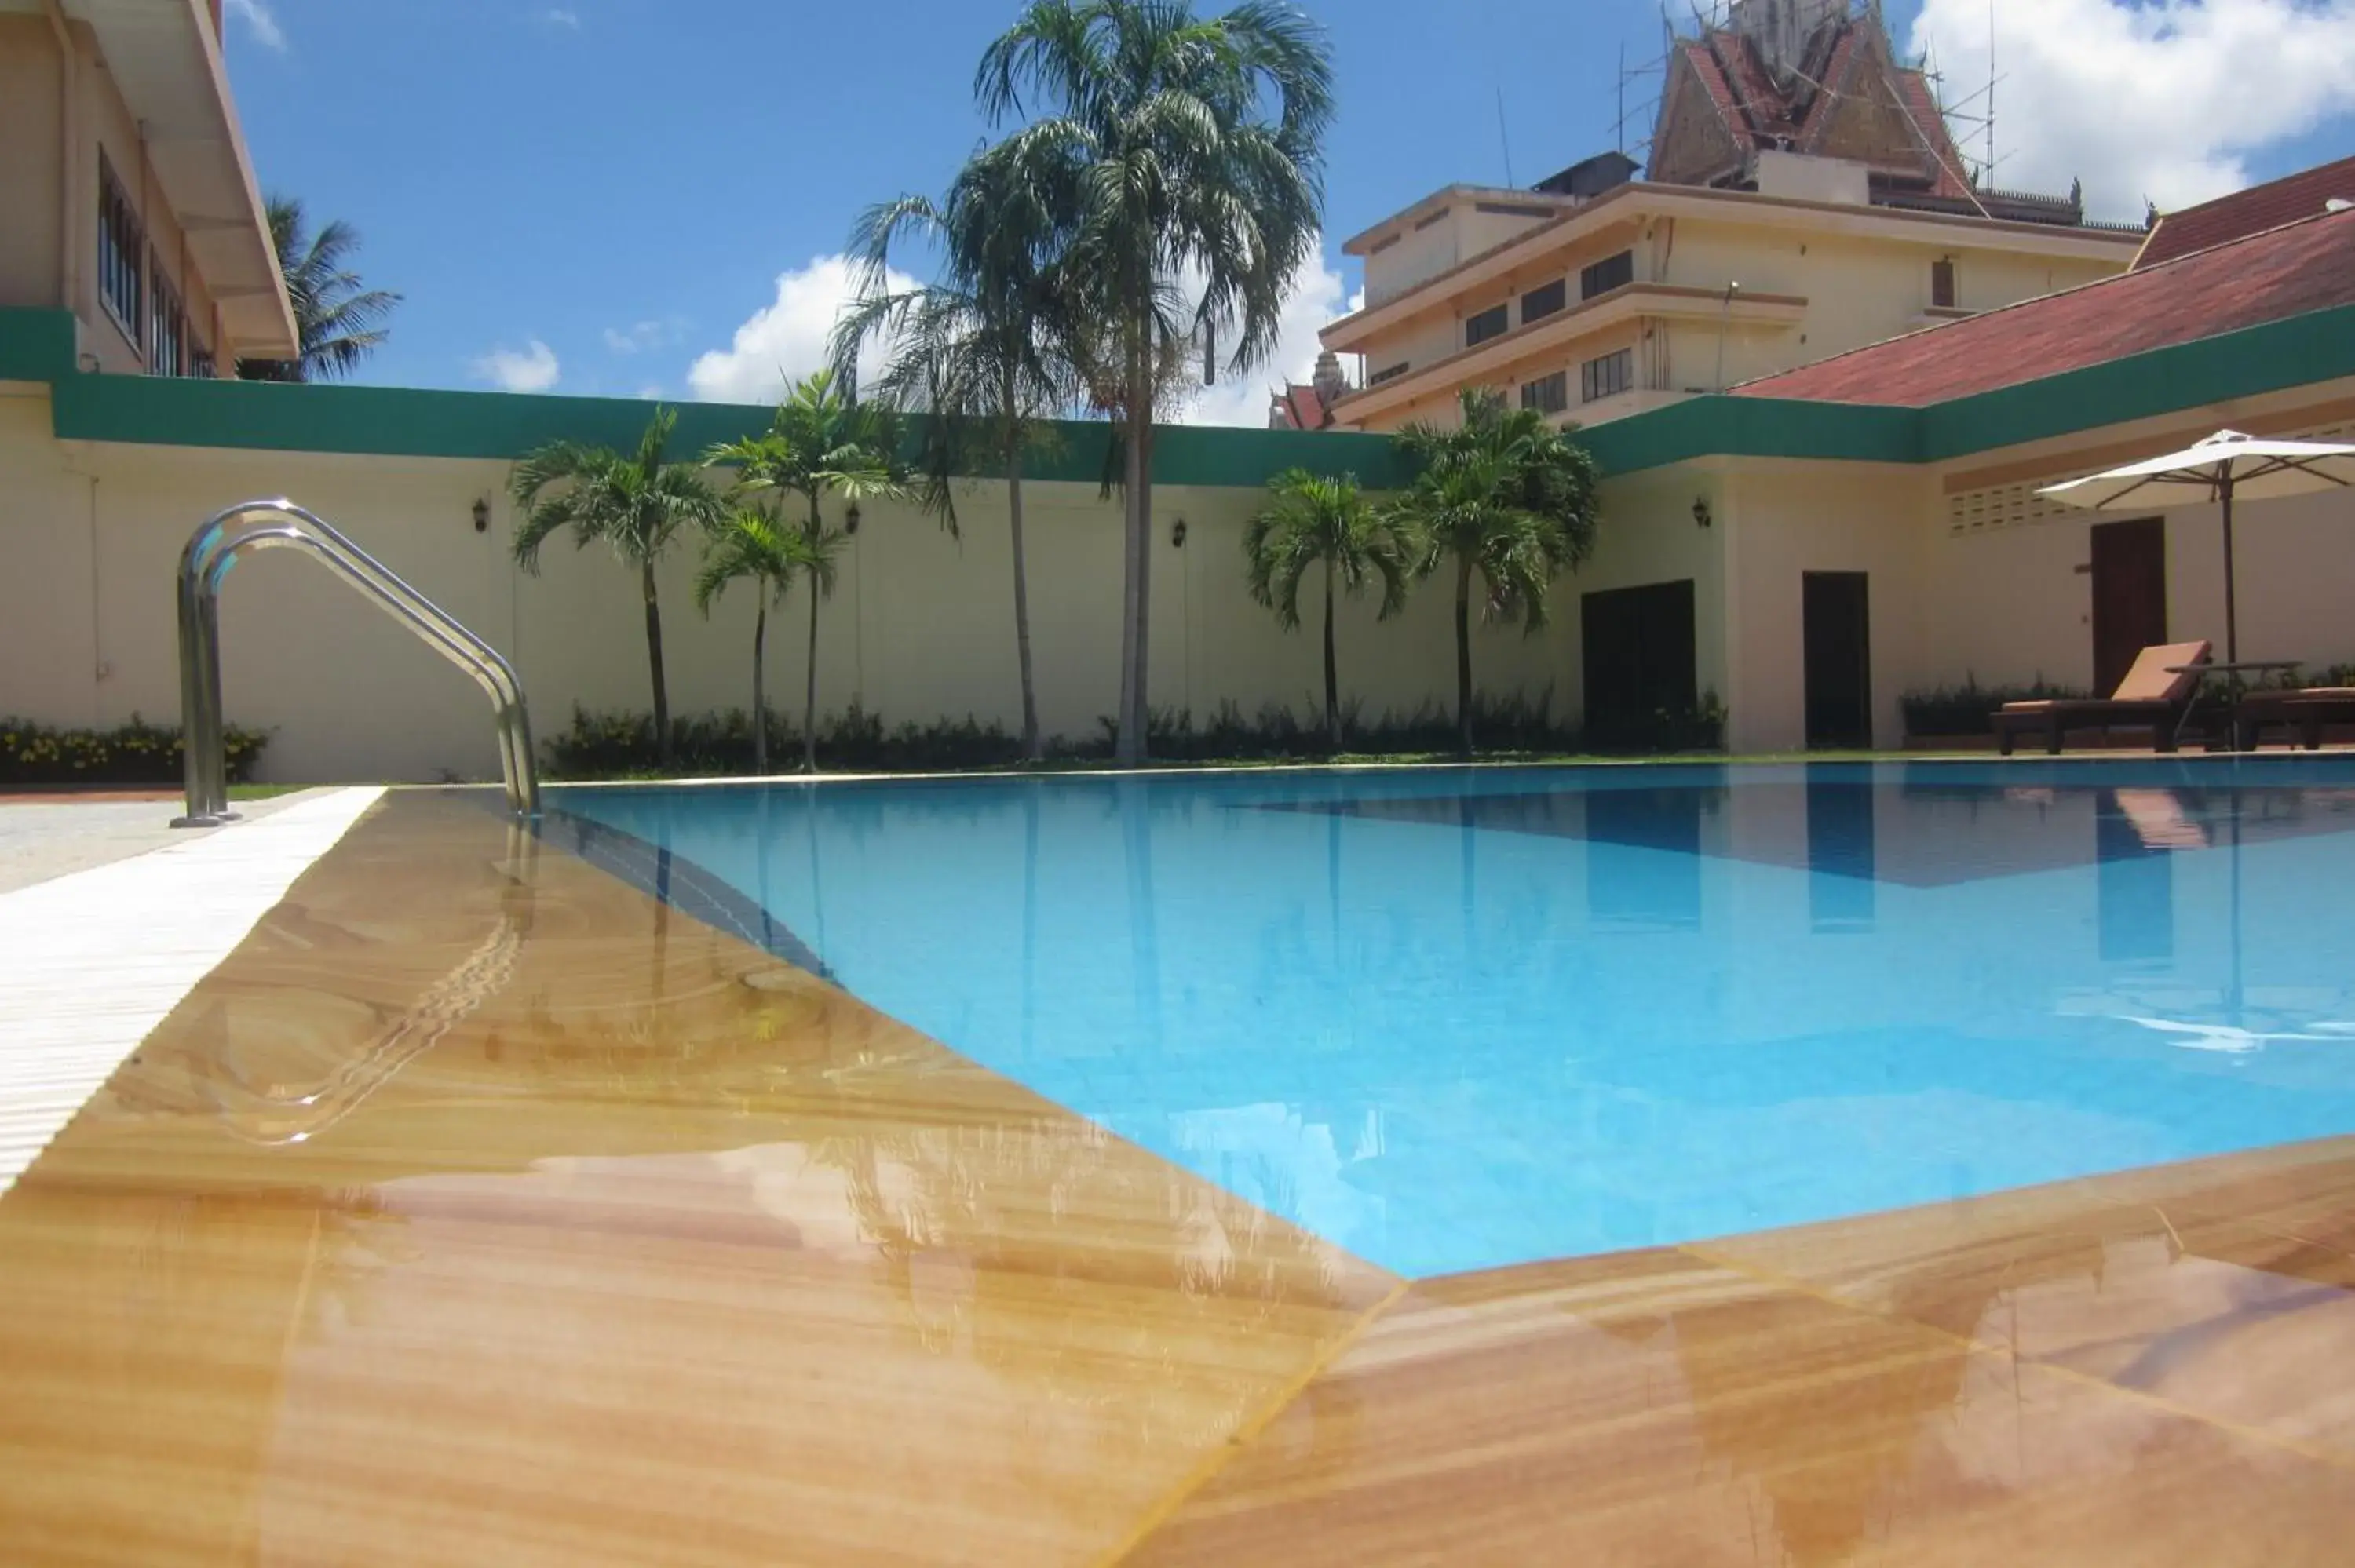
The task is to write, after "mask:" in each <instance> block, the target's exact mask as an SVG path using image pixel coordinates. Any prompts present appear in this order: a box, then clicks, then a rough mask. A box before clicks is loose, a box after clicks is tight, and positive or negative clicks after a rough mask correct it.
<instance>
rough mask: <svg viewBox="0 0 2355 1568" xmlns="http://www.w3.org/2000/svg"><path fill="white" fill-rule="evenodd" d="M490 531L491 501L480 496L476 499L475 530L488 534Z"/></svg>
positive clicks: (478, 532)
mask: <svg viewBox="0 0 2355 1568" xmlns="http://www.w3.org/2000/svg"><path fill="white" fill-rule="evenodd" d="M490 531H491V503H489V502H488V501H485V500H484V499H482V498H481V497H479V496H478V497H476V498H475V501H474V532H475V533H477V534H487V533H489V532H490Z"/></svg>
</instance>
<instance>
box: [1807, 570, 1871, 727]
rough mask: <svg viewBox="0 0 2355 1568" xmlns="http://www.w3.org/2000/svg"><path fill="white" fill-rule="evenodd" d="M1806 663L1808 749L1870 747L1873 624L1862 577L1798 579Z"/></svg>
mask: <svg viewBox="0 0 2355 1568" xmlns="http://www.w3.org/2000/svg"><path fill="white" fill-rule="evenodd" d="M1800 593H1801V597H1802V606H1801V613H1802V616H1803V618H1804V620H1805V630H1804V631H1803V633H1802V636H1803V640H1804V641H1805V643H1806V658H1807V673H1806V680H1807V744H1808V745H1809V746H1811V747H1859V748H1869V747H1870V746H1871V745H1872V620H1871V615H1870V609H1869V608H1868V606H1867V603H1866V578H1865V575H1864V574H1863V573H1862V572H1809V573H1807V574H1806V576H1805V577H1802V578H1801V579H1800Z"/></svg>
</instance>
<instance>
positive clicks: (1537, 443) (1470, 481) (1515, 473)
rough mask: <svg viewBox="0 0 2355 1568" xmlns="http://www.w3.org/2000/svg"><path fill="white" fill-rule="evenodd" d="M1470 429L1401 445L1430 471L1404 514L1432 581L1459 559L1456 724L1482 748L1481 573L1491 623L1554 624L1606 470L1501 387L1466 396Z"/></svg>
mask: <svg viewBox="0 0 2355 1568" xmlns="http://www.w3.org/2000/svg"><path fill="white" fill-rule="evenodd" d="M1463 416H1464V422H1463V424H1462V425H1461V426H1460V427H1458V428H1457V429H1452V430H1443V429H1436V428H1434V427H1433V426H1430V425H1413V426H1410V427H1408V428H1407V429H1405V430H1402V431H1401V432H1400V435H1399V442H1400V445H1401V446H1402V447H1404V448H1405V449H1406V450H1407V452H1408V453H1409V455H1410V456H1412V457H1413V458H1416V459H1418V460H1420V461H1421V462H1422V464H1423V471H1421V472H1420V473H1419V474H1417V475H1416V477H1415V479H1414V481H1413V482H1412V484H1410V485H1409V486H1408V487H1407V490H1406V493H1405V494H1404V495H1403V496H1401V498H1400V500H1399V503H1398V505H1397V508H1396V513H1397V515H1398V517H1399V518H1400V519H1401V522H1403V523H1404V524H1407V525H1408V526H1411V527H1412V528H1413V529H1415V530H1416V532H1417V533H1418V534H1419V535H1420V536H1421V537H1423V539H1424V540H1426V541H1427V542H1428V550H1427V553H1426V554H1425V556H1424V558H1423V574H1424V575H1425V576H1428V575H1430V574H1431V573H1433V572H1435V571H1437V570H1438V569H1439V567H1441V566H1442V565H1443V564H1444V563H1445V562H1447V561H1449V560H1453V561H1454V562H1455V722H1456V726H1457V728H1458V730H1459V731H1460V736H1461V743H1462V746H1463V748H1464V754H1465V756H1467V757H1468V756H1470V755H1471V754H1472V578H1473V576H1474V574H1475V573H1476V574H1478V576H1479V577H1480V579H1481V583H1482V585H1483V588H1484V589H1485V596H1484V599H1483V604H1482V613H1483V615H1484V617H1485V618H1486V619H1487V620H1495V621H1504V622H1508V623H1509V622H1511V621H1513V620H1521V621H1522V622H1523V623H1524V624H1525V625H1526V626H1527V628H1528V629H1529V631H1530V632H1531V633H1535V632H1536V631H1537V630H1539V629H1540V628H1541V627H1543V626H1544V625H1545V622H1546V596H1547V592H1548V590H1549V589H1550V588H1552V586H1553V579H1554V578H1556V577H1560V576H1561V574H1562V573H1563V572H1565V571H1572V570H1575V569H1576V568H1577V567H1579V566H1580V565H1581V564H1582V563H1583V562H1584V561H1585V560H1586V558H1587V556H1590V555H1592V554H1593V550H1594V521H1595V503H1594V491H1595V469H1594V460H1593V458H1592V457H1591V456H1589V455H1588V454H1587V451H1586V449H1584V448H1583V447H1581V446H1580V445H1578V444H1577V443H1576V442H1575V441H1573V440H1571V439H1570V438H1569V437H1568V436H1566V435H1564V434H1563V433H1562V432H1561V431H1560V430H1557V429H1554V428H1553V426H1552V425H1550V424H1549V423H1548V422H1547V420H1546V418H1545V416H1544V415H1543V414H1541V413H1539V412H1538V411H1537V410H1536V409H1533V408H1515V409H1510V410H1508V409H1507V408H1506V407H1505V403H1504V399H1503V398H1501V397H1497V395H1496V394H1495V393H1493V392H1482V391H1467V392H1465V394H1464V399H1463Z"/></svg>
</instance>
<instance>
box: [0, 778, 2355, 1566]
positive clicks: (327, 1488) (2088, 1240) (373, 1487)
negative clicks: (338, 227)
mask: <svg viewBox="0 0 2355 1568" xmlns="http://www.w3.org/2000/svg"><path fill="white" fill-rule="evenodd" d="M2125 820H2127V821H2131V820H2132V818H2131V815H2130V814H2129V815H2128V816H2127V817H2126V819H2125ZM1810 832H1811V834H1812V835H1813V836H1814V837H1815V838H1816V839H1817V841H1818V842H1819V845H1820V846H1821V847H1822V848H1823V849H1824V851H1825V853H1839V854H1856V853H1870V847H1869V843H1860V841H1859V837H1858V835H1857V832H1855V831H1853V827H1852V825H1849V826H1843V825H1840V824H1839V823H1837V822H1833V823H1829V824H1825V823H1818V824H1817V826H1816V827H1815V828H1812V829H1811V830H1810ZM1817 913H1818V916H1820V917H1821V918H1823V919H1826V920H1828V921H1846V920H1849V919H1854V918H1857V917H1858V915H1857V912H1856V911H1853V910H1849V909H1847V908H1844V907H1843V908H1826V909H1823V910H1820V911H1818V912H1817ZM1864 917H1865V918H1869V917H1870V916H1869V912H1867V914H1866V915H1865V916H1864ZM0 1281H5V1286H6V1288H5V1290H0V1379H5V1387H6V1390H7V1393H6V1395H5V1399H0V1543H5V1547H0V1557H5V1560H6V1561H8V1562H9V1563H20V1562H21V1563H34V1564H46V1563H124V1564H133V1563H136V1564H141V1565H147V1564H180V1563H188V1564H197V1563H321V1562H335V1563H402V1564H417V1563H436V1564H440V1563H453V1564H454V1563H499V1564H508V1563H526V1564H529V1563H549V1564H558V1563H561V1564H566V1565H571V1564H597V1563H696V1564H713V1565H719V1568H728V1565H734V1564H740V1563H741V1564H748V1565H749V1564H756V1563H757V1564H771V1563H991V1564H1011V1563H1025V1564H1027V1563H1087V1562H1093V1561H1111V1560H1128V1561H1135V1562H1138V1563H1198V1562H1200V1563H1220V1564H1221V1565H1222V1568H1225V1565H1228V1564H1245V1563H1263V1562H1280V1563H1299V1564H1303V1565H1311V1564H1317V1563H1352V1564H1369V1563H1376V1564H1379V1563H1542V1564H1555V1563H1582V1564H1583V1563H1647V1564H1648V1563H1694V1564H1710V1563H1797V1564H1831V1563H1841V1564H1849V1563H1904V1564H1916V1563H1988V1562H2006V1563H2024V1564H2036V1563H2067V1564H2082V1563H2202V1564H2210V1563H2249V1564H2258V1563H2263V1564H2268V1565H2272V1564H2286V1563H2337V1562H2343V1561H2344V1560H2345V1557H2346V1552H2345V1542H2346V1541H2347V1539H2348V1538H2349V1535H2350V1530H2355V1474H2350V1470H2355V1379H2350V1377H2348V1376H2347V1375H2345V1374H2344V1373H2343V1372H2342V1371H2341V1370H2340V1369H2342V1368H2343V1367H2344V1365H2345V1364H2346V1361H2347V1359H2348V1358H2347V1354H2346V1352H2347V1351H2348V1349H2349V1347H2350V1344H2355V1139H2339V1140H2333V1141H2330V1142H2327V1143H2319V1144H2307V1145H2301V1146H2296V1147H2291V1148H2285V1149H2276V1150H2265V1151H2260V1152H2257V1153H2254V1154H2246V1155H2236V1156H2232V1157H2230V1158H2227V1159H2223V1160H2210V1161H2203V1162H2199V1163H2196V1164H2190V1165H2179V1166H2170V1167H2162V1168H2156V1169H2152V1170H2146V1171H2130V1172H2126V1173H2124V1174H2120V1175H2115V1176H2108V1177H2102V1178H2096V1179H2093V1180H2089V1181H2076V1182H2070V1183H2065V1184H2062V1185H2060V1186H2055V1187H2049V1188H2042V1189H2035V1190H2030V1191H2027V1192H2013V1193H2006V1194H1999V1195H1998V1196H1994V1197H1989V1198H1984V1199H1977V1200H1973V1201H1971V1202H1961V1203H1951V1204H1943V1205H1938V1206H1934V1207H1931V1208H1925V1209H1914V1210H1908V1211H1904V1212H1902V1213H1892V1214H1883V1215H1877V1216H1872V1217H1869V1218H1865V1219H1860V1220H1848V1221H1841V1222H1838V1223H1837V1224H1826V1225H1818V1226H1812V1227H1807V1228H1805V1229H1799V1230H1792V1231H1784V1232H1778V1233H1767V1234H1754V1235H1748V1236H1741V1237H1734V1238H1731V1239H1727V1240H1722V1241H1719V1242H1714V1243H1710V1244H1706V1245H1697V1246H1693V1247H1689V1248H1682V1249H1659V1250H1653V1251H1647V1252H1641V1253H1633V1254H1624V1255H1616V1256H1610V1257H1596V1258H1585V1259H1579V1260H1571V1261H1561V1262H1554V1263H1545V1264H1539V1265H1534V1266H1529V1267H1524V1268H1514V1269H1506V1270H1499V1271H1495V1272H1491V1273H1486V1274H1479V1275H1470V1276H1459V1277H1454V1278H1446V1279H1437V1280H1429V1281H1424V1282H1423V1283H1420V1284H1417V1285H1416V1286H1414V1287H1412V1290H1410V1291H1406V1292H1404V1293H1403V1294H1401V1287H1399V1285H1398V1282H1396V1281H1395V1280H1394V1279H1392V1278H1391V1277H1389V1276H1387V1275H1385V1274H1383V1273H1381V1272H1380V1271H1379V1270H1376V1269H1374V1268H1372V1267H1370V1266H1367V1265H1365V1264H1363V1263H1361V1262H1359V1261H1357V1260H1355V1259H1353V1258H1351V1257H1349V1256H1348V1255H1346V1254H1344V1253H1341V1252H1339V1251H1338V1250H1337V1249H1336V1248H1334V1247H1332V1246H1330V1245H1327V1244H1325V1243H1323V1242H1320V1241H1318V1240H1316V1239H1315V1238H1313V1237H1311V1236H1309V1235H1307V1234H1305V1233H1303V1232H1301V1231H1299V1230H1297V1229H1295V1228H1294V1227H1292V1226H1290V1225H1287V1224H1284V1223H1283V1222H1281V1221H1279V1220H1276V1219H1273V1218H1272V1217H1270V1216H1269V1215H1268V1214H1266V1213H1263V1211H1261V1210H1259V1209H1257V1208H1255V1207H1253V1206H1252V1205H1250V1204H1248V1203H1245V1202H1241V1200H1239V1199H1237V1198H1235V1197H1233V1196H1231V1194H1228V1193H1226V1192H1223V1191H1221V1190H1220V1189H1218V1188H1216V1187H1214V1186H1212V1185H1210V1184H1209V1183H1207V1182H1205V1181H1201V1180H1199V1179H1198V1178H1195V1177H1193V1176H1190V1175H1188V1174H1186V1173H1184V1172H1182V1171H1178V1170H1177V1169H1176V1168H1174V1167H1172V1166H1170V1165H1168V1164H1167V1163H1165V1162H1163V1161H1161V1160H1158V1159H1156V1158H1155V1157H1153V1156H1151V1155H1149V1154H1147V1153H1146V1152H1144V1151H1142V1150H1138V1149H1136V1148H1135V1147H1133V1146H1131V1145H1129V1144H1127V1143H1125V1142H1124V1141H1122V1140H1120V1139H1115V1138H1114V1137H1112V1136H1110V1135H1109V1134H1107V1133H1105V1132H1104V1131H1103V1130H1102V1129H1101V1128H1097V1127H1096V1126H1094V1125H1093V1124H1092V1123H1090V1122H1087V1121H1085V1120H1083V1119H1082V1118H1078V1117H1075V1116H1073V1115H1072V1114H1071V1113H1070V1112H1068V1111H1066V1110H1064V1109H1061V1108H1060V1107H1057V1106H1055V1105H1053V1104H1051V1103H1050V1102H1049V1101H1046V1100H1044V1099H1041V1098H1039V1097H1036V1096H1034V1095H1031V1094H1030V1093H1028V1091H1025V1090H1023V1089H1021V1088H1019V1087H1018V1086H1014V1085H1012V1084H1011V1083H1009V1082H1008V1081H1007V1080H1006V1079H1004V1078H1001V1077H999V1076H997V1075H994V1074H991V1073H989V1072H987V1071H986V1070H984V1069H982V1068H980V1067H978V1066H976V1065H974V1064H972V1063H971V1062H969V1061H967V1060H965V1059H964V1058H963V1057H961V1056H959V1055H957V1054H954V1053H952V1052H950V1051H948V1050H947V1049H945V1048H944V1047H943V1046H941V1045H939V1044H935V1043H933V1042H932V1041H931V1040H929V1039H926V1038H925V1037H923V1036H922V1035H920V1034H917V1033H914V1032H913V1031H911V1030H910V1029H907V1028H905V1027H904V1026H902V1025H900V1024H898V1023H896V1022H892V1021H891V1020H890V1019H888V1018H885V1017H883V1016H881V1015H879V1014H878V1013H876V1012H873V1011H872V1010H871V1009H869V1008H867V1007H865V1006H863V1005H862V1004H860V1003H858V1001H854V1000H853V999H851V998H849V997H847V996H846V995H844V994H843V993H842V992H840V991H836V990H834V989H833V988H832V987H830V986H827V985H825V984H823V983H821V982H819V981H817V980H815V979H813V978H812V977H811V976H809V975H808V974H807V973H805V972H804V971H802V970H798V969H794V968H792V967H790V966H788V965H784V964H782V963H780V962H779V961H778V960H777V959H775V958H773V957H772V956H770V955H768V954H766V953H763V952H762V951H760V950H758V949H756V948H753V947H751V946H750V945H747V944H746V943H745V942H743V941H741V940H740V939H738V938H737V937H736V936H733V935H727V934H722V933H721V932H719V931H718V930H716V929H714V928H713V927H709V926H707V925H705V924H703V923H702V922H700V921H698V920H696V919H694V918H692V917H690V916H687V915H685V914H683V913H680V912H678V911H676V910H670V909H666V908H665V907H663V906H661V905H659V904H657V903H655V901H653V900H651V899H648V898H646V897H645V896H644V895H641V894H639V893H637V892H635V891H634V890H632V889H631V888H629V887H627V886H624V885H623V884H622V883H620V882H618V881H615V880H613V878H611V877H609V876H607V875H605V874H603V873H602V872H600V871H598V870H596V869H594V868H593V867H591V866H590V865H588V864H586V863H582V862H581V861H579V860H577V859H575V858H574V857H572V856H571V855H570V854H568V853H563V852H562V851H559V850H557V849H554V848H548V847H537V848H536V847H534V846H533V845H531V844H529V843H528V842H517V841H511V840H510V839H509V837H508V836H507V833H506V830H505V829H504V827H503V826H502V825H501V824H500V823H499V822H498V821H496V819H495V818H493V817H491V816H490V815H488V814H486V813H484V812H481V811H479V810H476V809H474V807H473V806H472V805H471V804H468V803H466V802H464V800H459V799H457V798H454V797H451V796H442V795H434V794H404V795H400V796H396V797H395V798H393V799H391V800H388V801H387V802H386V803H385V804H384V805H383V806H381V807H379V808H378V810H377V811H376V812H375V813H374V814H373V815H371V816H370V817H369V818H368V819H367V820H366V821H363V822H362V823H361V824H360V825H359V827H358V828H357V829H356V830H355V832H353V834H352V836H351V837H350V838H349V839H347V840H346V842H344V843H343V844H342V845H340V846H339V847H338V848H337V849H336V851H334V852H333V853H331V854H330V855H329V856H328V857H327V858H326V859H325V860H324V861H322V862H321V863H319V864H318V865H317V866H316V867H314V869H313V870H312V871H311V872H310V873H309V874H306V875H305V876H304V878H303V880H302V881H300V882H299V883H298V884H297V885H295V887H294V889H293V892H292V894H291V895H289V897H288V899H287V901H286V903H285V904H284V905H283V906H281V907H280V908H279V909H278V910H277V911H275V912H274V913H273V914H272V916H270V917H269V918H268V919H267V920H265V921H264V923H263V924H262V926H261V927H260V928H259V929H258V930H257V931H256V932H255V934H254V935H253V937H252V938H250V939H249V940H248V941H247V942H246V943H245V944H244V945H243V946H242V947H240V948H239V949H238V951H237V952H236V953H235V954H234V955H233V956H232V957H231V959H229V962H228V963H226V964H225V965H224V966H223V967H222V968H221V969H219V970H218V971H217V972H216V973H215V974H214V975H213V976H212V977H210V978H209V979H208V980H206V981H205V982H204V983H203V984H202V985H201V986H199V987H198V988H197V991H195V992H194V993H193V994H191V995H190V996H189V998H188V999H187V1000H186V1002H185V1003H184V1004H183V1005H182V1006H181V1007H180V1008H179V1009H178V1010H177V1011H176V1012H175V1013H174V1014H173V1015H172V1017H171V1018H170V1019H169V1020H168V1021H167V1022H165V1025H164V1026H163V1028H162V1029H160V1030H159V1031H158V1032H157V1033H155V1035H154V1036H152V1037H151V1038H150V1039H149V1040H148V1042H147V1043H146V1044H145V1045H144V1047H143V1048H142V1050H141V1051H140V1052H139V1054H137V1056H135V1057H134V1058H133V1061H132V1062H131V1063H130V1064H129V1065H126V1066H125V1067H124V1068H123V1070H122V1071H121V1072H120V1073H119V1074H118V1075H116V1077H115V1078H114V1079H113V1081H112V1083H111V1084H110V1085H109V1086H108V1087H107V1089H106V1090H105V1091H104V1092H102V1093H101V1095H100V1096H99V1097H98V1098H97V1099H96V1100H95V1101H93V1103H92V1104H91V1106H90V1107H89V1108H88V1109H87V1110H85V1111H84V1113H83V1114H82V1116H81V1117H80V1118H79V1119H78V1120H77V1121H76V1122H75V1124H74V1125H73V1126H72V1127H71V1128H69V1129H68V1131H67V1132H66V1133H65V1135H64V1136H62V1137H61V1138H60V1139H59V1140H58V1142H57V1143H56V1144H55V1145H53V1146H52V1147H51V1149H50V1150H49V1151H48V1153H47V1154H46V1155H45V1156H44V1157H43V1158H42V1160H40V1161H39V1162H38V1163H37V1165H36V1166H35V1167H34V1168H33V1169H32V1171H29V1172H28V1173H27V1175H26V1177H25V1178H24V1179H23V1180H22V1181H20V1182H19V1183H18V1185H17V1186H16V1189H15V1190H14V1191H13V1192H10V1193H9V1194H7V1195H6V1196H5V1198H0Z"/></svg>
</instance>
